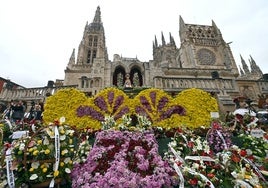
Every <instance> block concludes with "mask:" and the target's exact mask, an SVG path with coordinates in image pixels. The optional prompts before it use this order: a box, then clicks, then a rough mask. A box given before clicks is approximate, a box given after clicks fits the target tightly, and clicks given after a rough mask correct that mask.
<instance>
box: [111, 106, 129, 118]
mask: <svg viewBox="0 0 268 188" xmlns="http://www.w3.org/2000/svg"><path fill="white" fill-rule="evenodd" d="M128 112H129V108H128V107H127V106H125V107H123V108H122V109H121V110H120V111H119V112H118V113H117V114H116V115H115V116H114V120H117V119H119V118H121V117H122V116H123V115H125V114H127V113H128Z"/></svg>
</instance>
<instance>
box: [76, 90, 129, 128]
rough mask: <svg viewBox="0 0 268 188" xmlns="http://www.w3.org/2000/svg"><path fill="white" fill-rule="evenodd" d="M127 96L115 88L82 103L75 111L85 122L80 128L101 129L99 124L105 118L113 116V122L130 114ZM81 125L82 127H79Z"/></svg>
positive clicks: (103, 91)
mask: <svg viewBox="0 0 268 188" xmlns="http://www.w3.org/2000/svg"><path fill="white" fill-rule="evenodd" d="M127 104H128V96H127V95H126V94H125V93H124V92H123V91H121V90H119V89H116V88H107V89H104V90H102V91H100V92H99V93H98V94H97V95H96V96H95V97H94V98H92V99H91V100H87V101H86V102H85V103H82V104H81V105H80V106H79V107H78V108H77V109H76V115H77V117H79V118H84V120H85V121H86V122H84V123H81V121H80V123H79V124H80V128H91V129H95V130H99V129H101V126H102V124H101V122H103V121H105V117H108V116H113V118H114V120H115V121H118V120H119V119H120V118H122V116H123V115H125V114H128V113H130V108H129V106H128V105H127ZM81 124H82V125H81Z"/></svg>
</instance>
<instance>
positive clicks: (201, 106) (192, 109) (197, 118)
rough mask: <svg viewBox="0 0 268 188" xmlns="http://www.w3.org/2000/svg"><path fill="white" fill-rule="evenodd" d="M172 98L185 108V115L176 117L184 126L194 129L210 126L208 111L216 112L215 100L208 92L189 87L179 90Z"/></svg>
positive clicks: (216, 104) (217, 108)
mask: <svg viewBox="0 0 268 188" xmlns="http://www.w3.org/2000/svg"><path fill="white" fill-rule="evenodd" d="M174 100H175V101H176V103H177V104H180V105H181V106H183V107H184V108H185V110H186V116H180V117H178V118H179V120H177V121H180V122H181V123H183V125H184V126H186V127H188V128H191V129H195V128H198V127H201V126H204V127H209V126H210V120H211V117H210V113H211V112H218V111H219V107H218V103H217V100H216V99H215V98H214V97H212V96H211V95H210V94H209V93H208V92H206V91H203V90H201V89H196V88H191V89H186V90H184V91H182V92H180V93H179V94H178V95H177V96H176V97H175V98H174Z"/></svg>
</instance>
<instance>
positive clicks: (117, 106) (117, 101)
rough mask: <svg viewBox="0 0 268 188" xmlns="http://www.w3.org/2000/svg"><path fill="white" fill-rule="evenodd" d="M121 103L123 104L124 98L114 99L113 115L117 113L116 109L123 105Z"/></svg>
mask: <svg viewBox="0 0 268 188" xmlns="http://www.w3.org/2000/svg"><path fill="white" fill-rule="evenodd" d="M123 102H124V97H123V96H122V95H120V96H118V97H116V99H115V103H114V109H113V113H115V112H116V111H117V109H118V108H119V107H120V106H121V105H122V104H123Z"/></svg>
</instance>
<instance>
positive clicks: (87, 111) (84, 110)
mask: <svg viewBox="0 0 268 188" xmlns="http://www.w3.org/2000/svg"><path fill="white" fill-rule="evenodd" d="M76 115H77V116H78V117H83V116H90V117H92V118H93V119H96V120H99V121H104V115H103V114H101V113H100V112H98V111H96V110H94V109H93V108H92V107H90V106H79V107H78V108H77V110H76Z"/></svg>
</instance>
